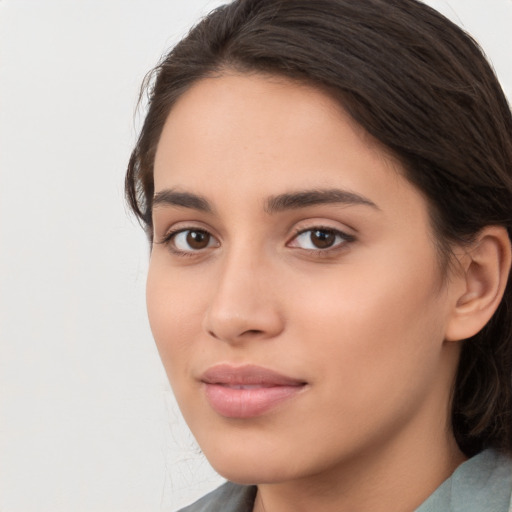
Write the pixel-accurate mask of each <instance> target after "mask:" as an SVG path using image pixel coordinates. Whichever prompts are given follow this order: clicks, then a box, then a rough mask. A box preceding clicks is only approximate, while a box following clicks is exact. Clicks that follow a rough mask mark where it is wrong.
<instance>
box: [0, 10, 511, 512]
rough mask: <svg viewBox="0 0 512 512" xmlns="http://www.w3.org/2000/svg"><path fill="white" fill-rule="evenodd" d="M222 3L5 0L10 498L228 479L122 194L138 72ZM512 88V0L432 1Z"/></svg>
mask: <svg viewBox="0 0 512 512" xmlns="http://www.w3.org/2000/svg"><path fill="white" fill-rule="evenodd" d="M220 3H221V2H219V1H213V0H211V1H206V0H165V1H164V0H81V1H80V0H76V1H74V0H60V1H59V0H0V512H32V511H34V512H35V511H37V512H70V511H73V512H80V511H88V512H117V511H119V512H135V511H140V512H142V511H144V512H154V511H160V510H165V511H172V510H176V509H177V508H179V507H181V506H183V505H185V504H186V503H189V502H191V501H193V500H194V499H196V498H197V497H198V496H199V495H201V494H203V493H204V492H206V491H207V490H209V489H211V488H213V487H215V486H216V485H218V484H219V483H220V482H221V481H222V479H221V478H220V477H219V476H217V475H215V474H214V472H213V471H212V470H211V468H210V467H209V466H208V464H207V462H206V461H205V460H204V458H203V457H202V455H201V453H200V450H199V449H198V448H197V446H196V445H195V443H194V441H193V438H192V436H191V434H190V433H189V432H188V430H187V428H186V427H185V425H184V423H183V420H182V419H181V416H180V414H179V412H178V410H177V407H176V405H175V403H174V399H173V397H172V393H171V392H170V389H169V386H168V384H167V380H166V377H165V374H164V372H163V370H162V367H161V364H160V361H159V359H158V355H157V353H156V349H155V347H154V343H153V341H152V338H151V333H150V330H149V327H148V323H147V320H146V313H145V303H144V284H145V273H146V268H147V259H148V247H147V244H146V241H145V238H144V236H143V234H142V232H141V230H140V228H139V227H138V225H137V224H136V222H135V221H134V220H133V219H132V218H131V217H130V216H129V214H128V213H127V209H126V207H125V206H124V203H123V174H124V171H125V167H126V163H127V160H128V157H129V153H130V150H131V147H132V145H133V143H134V141H135V137H136V134H137V129H138V127H139V126H140V114H139V115H136V114H135V104H136V100H137V96H138V90H139V85H140V83H141V81H142V79H143V77H144V75H145V73H146V72H147V71H148V70H149V69H150V68H151V67H152V66H153V65H155V64H156V62H157V61H158V59H159V57H160V55H161V54H162V53H163V52H164V51H165V50H166V49H167V48H169V47H170V46H172V44H173V43H175V42H176V41H177V40H178V39H179V37H180V36H181V35H183V34H184V33H185V32H186V30H187V29H188V28H189V27H190V26H191V25H192V23H193V22H194V21H196V20H197V19H198V18H199V17H200V16H202V15H203V14H204V13H206V12H208V11H209V10H210V9H212V8H213V7H215V6H216V5H218V4H220ZM429 3H431V4H432V5H433V6H434V7H437V8H438V9H440V10H441V11H442V12H444V13H445V14H446V15H448V16H449V17H450V18H451V19H453V20H454V21H456V22H457V23H459V24H460V25H462V26H463V27H465V28H466V29H467V30H468V31H469V32H471V33H472V34H473V35H474V36H475V37H476V38H477V40H479V42H480V43H481V45H482V46H483V48H484V49H485V51H486V52H487V54H488V55H489V57H490V58H491V60H492V62H493V63H494V66H495V68H496V70H497V72H498V75H499V76H500V79H501V81H502V84H503V86H504V88H505V90H506V92H507V94H508V97H509V98H510V97H511V92H512V87H511V85H512V69H511V64H510V63H511V62H512V58H511V54H512V51H511V50H512V31H511V30H510V27H512V1H511V0H438V1H431V2H429Z"/></svg>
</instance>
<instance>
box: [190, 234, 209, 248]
mask: <svg viewBox="0 0 512 512" xmlns="http://www.w3.org/2000/svg"><path fill="white" fill-rule="evenodd" d="M186 238H187V244H188V246H189V247H190V248H191V249H205V248H206V247H208V243H209V242H210V234H209V233H207V232H206V231H188V232H187V237H186Z"/></svg>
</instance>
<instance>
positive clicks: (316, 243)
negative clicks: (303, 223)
mask: <svg viewBox="0 0 512 512" xmlns="http://www.w3.org/2000/svg"><path fill="white" fill-rule="evenodd" d="M354 241H355V238H354V236H352V235H349V234H347V233H343V231H338V230H337V229H330V228H322V227H316V228H311V229H305V230H304V231H301V232H300V233H298V234H297V235H296V236H295V238H294V239H293V240H292V241H291V242H290V243H289V244H288V245H289V247H298V248H300V249H306V250H308V251H325V252H328V251H329V249H335V248H337V247H342V246H343V245H346V244H348V243H350V242H354Z"/></svg>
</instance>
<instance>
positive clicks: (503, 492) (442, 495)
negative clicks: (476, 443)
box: [416, 450, 512, 512]
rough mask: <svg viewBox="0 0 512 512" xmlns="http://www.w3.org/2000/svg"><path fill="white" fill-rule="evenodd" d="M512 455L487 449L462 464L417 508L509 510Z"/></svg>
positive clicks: (453, 511) (431, 510)
mask: <svg viewBox="0 0 512 512" xmlns="http://www.w3.org/2000/svg"><path fill="white" fill-rule="evenodd" d="M511 493H512V459H511V458H510V457H508V456H506V455H502V454H500V453H498V452H496V451H494V450H485V451H483V452H482V453H479V454H478V455H476V456H475V457H472V458H471V459H469V460H468V461H466V462H465V463H464V464H462V465H460V466H459V467H458V468H457V470H456V471H455V472H454V473H453V475H452V476H451V477H450V478H448V480H446V481H445V482H444V483H443V484H442V485H441V486H440V487H439V488H438V489H437V490H436V491H435V492H434V494H432V495H431V496H430V498H428V499H427V501H425V503H423V505H421V507H420V508H418V509H417V511H416V512H434V511H439V510H443V511H450V512H480V511H482V510H485V511H486V512H509V510H512V508H511Z"/></svg>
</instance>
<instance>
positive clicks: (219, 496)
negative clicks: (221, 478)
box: [179, 482, 256, 512]
mask: <svg viewBox="0 0 512 512" xmlns="http://www.w3.org/2000/svg"><path fill="white" fill-rule="evenodd" d="M255 497H256V487H255V486H247V485H238V484H234V483H232V482H226V483H225V484H224V485H221V486H220V487H219V488H217V489H215V490H214V491H212V492H210V493H209V494H207V495H206V496H203V497H202V498H201V499H200V500H198V501H196V502H195V503H192V505H189V506H188V507H185V508H183V509H181V510H180V511H179V512H218V511H220V510H221V511H222V512H252V509H253V505H254V498H255Z"/></svg>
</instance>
